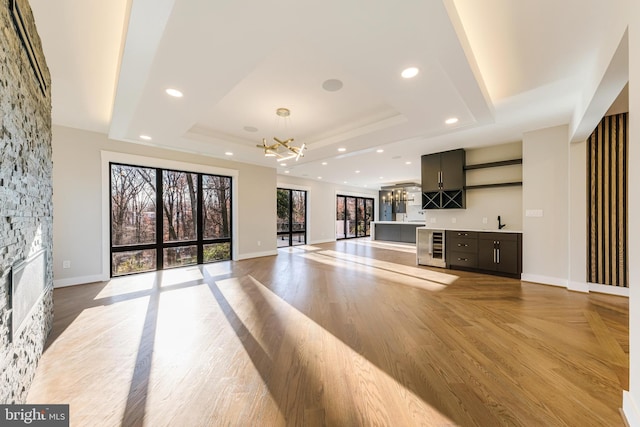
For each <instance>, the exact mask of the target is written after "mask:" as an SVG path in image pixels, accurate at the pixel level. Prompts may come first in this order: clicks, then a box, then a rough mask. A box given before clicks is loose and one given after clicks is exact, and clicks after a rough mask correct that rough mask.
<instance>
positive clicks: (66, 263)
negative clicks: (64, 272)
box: [62, 260, 71, 268]
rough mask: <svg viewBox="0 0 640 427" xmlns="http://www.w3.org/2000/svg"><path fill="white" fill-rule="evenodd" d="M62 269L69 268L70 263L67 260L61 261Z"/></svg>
mask: <svg viewBox="0 0 640 427" xmlns="http://www.w3.org/2000/svg"><path fill="white" fill-rule="evenodd" d="M62 268H71V261H69V260H64V261H62Z"/></svg>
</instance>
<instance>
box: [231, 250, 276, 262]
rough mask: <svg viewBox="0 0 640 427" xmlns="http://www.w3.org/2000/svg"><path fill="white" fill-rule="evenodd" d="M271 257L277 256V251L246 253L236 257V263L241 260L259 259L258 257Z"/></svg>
mask: <svg viewBox="0 0 640 427" xmlns="http://www.w3.org/2000/svg"><path fill="white" fill-rule="evenodd" d="M271 255H278V251H277V250H272V251H264V252H251V253H248V254H242V255H238V261H240V260H243V259H251V258H260V257H263V256H271Z"/></svg>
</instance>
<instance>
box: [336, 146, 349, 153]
mask: <svg viewBox="0 0 640 427" xmlns="http://www.w3.org/2000/svg"><path fill="white" fill-rule="evenodd" d="M338 151H339V152H341V153H344V152H345V151H347V149H346V148H344V147H340V148H338Z"/></svg>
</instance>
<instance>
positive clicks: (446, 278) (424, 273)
mask: <svg viewBox="0 0 640 427" xmlns="http://www.w3.org/2000/svg"><path fill="white" fill-rule="evenodd" d="M319 253H320V254H322V255H326V256H330V257H333V258H338V259H342V260H345V261H349V262H352V263H357V264H363V265H368V266H370V267H375V268H380V269H383V270H388V271H392V272H394V273H399V274H404V275H409V276H414V277H417V278H420V279H426V280H431V281H434V282H437V283H441V284H443V285H450V284H452V283H453V282H455V281H456V280H458V276H456V275H453V274H448V273H441V272H439V271H433V270H429V269H426V268H420V267H410V266H407V265H403V264H396V263H395V262H388V261H380V260H377V259H375V258H369V257H363V256H359V255H353V254H346V253H343V252H336V251H331V250H325V251H321V252H319Z"/></svg>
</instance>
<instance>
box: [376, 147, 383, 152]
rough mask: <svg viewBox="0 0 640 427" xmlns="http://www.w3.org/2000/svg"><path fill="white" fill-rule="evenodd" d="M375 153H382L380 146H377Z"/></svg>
mask: <svg viewBox="0 0 640 427" xmlns="http://www.w3.org/2000/svg"><path fill="white" fill-rule="evenodd" d="M376 153H384V150H383V149H382V148H379V149H377V150H376Z"/></svg>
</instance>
